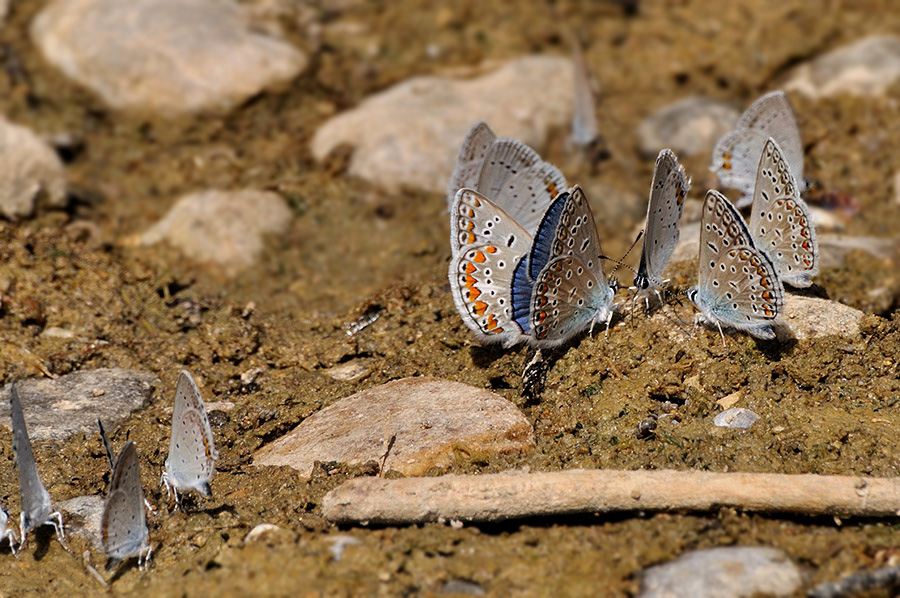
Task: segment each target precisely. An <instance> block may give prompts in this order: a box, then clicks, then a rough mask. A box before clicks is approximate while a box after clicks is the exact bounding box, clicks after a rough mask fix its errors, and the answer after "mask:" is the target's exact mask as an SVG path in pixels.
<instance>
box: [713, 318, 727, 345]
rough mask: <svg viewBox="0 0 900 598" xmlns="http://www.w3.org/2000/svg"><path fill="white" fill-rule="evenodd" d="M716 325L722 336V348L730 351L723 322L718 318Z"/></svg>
mask: <svg viewBox="0 0 900 598" xmlns="http://www.w3.org/2000/svg"><path fill="white" fill-rule="evenodd" d="M716 326H718V327H719V336H721V337H722V348H723V349H725V350H726V351H728V346H727V345H726V344H725V333H724V332H722V324H721V323H720V322H719V321H718V320H716Z"/></svg>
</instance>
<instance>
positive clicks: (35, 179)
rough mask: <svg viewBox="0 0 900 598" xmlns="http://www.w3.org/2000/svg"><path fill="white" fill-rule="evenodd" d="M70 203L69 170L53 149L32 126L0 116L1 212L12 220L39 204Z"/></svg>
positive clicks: (29, 212)
mask: <svg viewBox="0 0 900 598" xmlns="http://www.w3.org/2000/svg"><path fill="white" fill-rule="evenodd" d="M65 204H66V171H65V168H64V167H63V164H62V161H61V160H60V159H59V156H57V155H56V152H55V151H53V148H52V147H50V146H49V145H47V143H45V142H44V141H43V140H42V139H40V138H39V137H38V136H37V135H35V134H34V133H33V132H32V131H31V130H30V129H28V128H26V127H22V126H19V125H15V124H13V123H11V122H9V121H7V120H6V119H4V118H3V117H0V215H2V216H5V217H6V218H9V219H11V220H17V219H19V218H26V217H28V216H31V215H33V214H34V212H35V210H36V209H37V207H38V206H39V205H40V206H48V207H61V206H64V205H65Z"/></svg>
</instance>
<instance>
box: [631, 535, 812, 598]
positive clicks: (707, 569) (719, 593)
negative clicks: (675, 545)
mask: <svg viewBox="0 0 900 598" xmlns="http://www.w3.org/2000/svg"><path fill="white" fill-rule="evenodd" d="M802 584H803V575H802V573H801V572H800V569H798V568H797V566H796V565H795V564H794V563H793V562H791V559H790V558H788V556H787V555H786V554H785V553H784V552H782V551H780V550H778V549H776V548H765V547H749V546H748V547H744V546H734V547H726V548H712V549H709V550H697V551H695V552H690V553H688V554H684V555H682V556H680V557H678V559H677V560H675V561H673V562H671V563H666V564H663V565H656V566H653V567H650V568H649V569H647V570H646V571H644V572H643V573H642V575H641V588H642V589H641V593H640V594H639V595H638V596H639V598H743V597H748V598H749V597H750V596H791V595H793V593H794V592H795V591H797V590H798V589H799V588H800V586H801V585H802Z"/></svg>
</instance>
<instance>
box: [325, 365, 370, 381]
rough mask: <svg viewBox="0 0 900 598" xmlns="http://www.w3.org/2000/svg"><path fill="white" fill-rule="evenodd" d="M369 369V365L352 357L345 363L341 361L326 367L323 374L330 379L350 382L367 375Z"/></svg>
mask: <svg viewBox="0 0 900 598" xmlns="http://www.w3.org/2000/svg"><path fill="white" fill-rule="evenodd" d="M369 371H370V370H369V366H367V365H366V364H365V363H363V362H361V361H360V360H358V359H354V360H351V361H348V362H347V363H341V364H339V365H336V366H334V367H330V368H328V369H327V370H325V374H326V375H327V376H328V377H329V378H331V379H332V380H337V381H338V382H350V381H352V380H359V379H360V378H362V377H364V376H367V375H368V374H369Z"/></svg>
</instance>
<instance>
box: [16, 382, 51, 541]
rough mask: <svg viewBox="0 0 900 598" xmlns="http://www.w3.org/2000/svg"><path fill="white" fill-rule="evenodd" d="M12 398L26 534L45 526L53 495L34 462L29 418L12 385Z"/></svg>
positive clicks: (20, 494) (21, 501)
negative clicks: (26, 423) (23, 411)
mask: <svg viewBox="0 0 900 598" xmlns="http://www.w3.org/2000/svg"><path fill="white" fill-rule="evenodd" d="M9 397H10V399H9V412H10V417H11V419H12V430H13V452H14V453H15V460H16V470H17V471H18V473H19V497H20V498H19V500H20V506H21V509H22V513H23V514H24V516H25V525H24V527H25V529H23V530H21V531H22V533H23V534H24V533H26V532H28V531H29V530H32V529H34V528H36V527H38V526H41V525H43V524H44V523H45V522H46V521H47V518H48V517H49V516H50V512H51V511H52V508H51V503H50V494H48V493H47V489H46V488H44V484H43V483H42V482H41V477H40V475H39V474H38V470H37V465H36V464H35V462H34V452H33V451H32V449H31V440H30V439H29V438H28V429H27V428H26V427H25V415H24V414H23V413H22V403H21V402H20V401H19V393H18V392H17V391H16V387H15V385H12V384H11V385H10V387H9Z"/></svg>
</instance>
